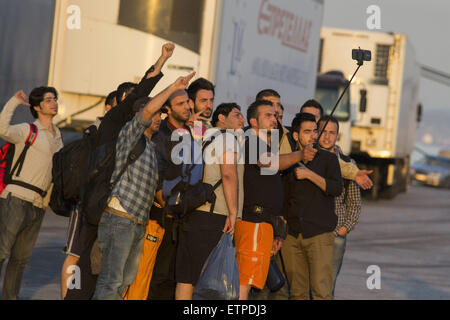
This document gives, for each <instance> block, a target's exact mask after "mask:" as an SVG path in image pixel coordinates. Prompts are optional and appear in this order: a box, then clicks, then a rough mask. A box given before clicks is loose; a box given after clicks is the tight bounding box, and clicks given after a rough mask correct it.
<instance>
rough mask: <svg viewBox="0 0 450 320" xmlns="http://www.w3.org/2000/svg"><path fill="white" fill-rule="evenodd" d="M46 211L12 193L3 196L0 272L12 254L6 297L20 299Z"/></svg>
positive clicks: (8, 270) (6, 274) (7, 273)
mask: <svg viewBox="0 0 450 320" xmlns="http://www.w3.org/2000/svg"><path fill="white" fill-rule="evenodd" d="M44 213H45V211H44V210H43V209H41V208H38V207H35V206H33V204H32V203H31V202H27V201H24V200H21V199H18V198H16V197H13V196H11V194H9V195H8V197H7V198H6V199H0V272H1V270H2V266H3V262H4V261H5V260H6V259H7V258H8V257H9V260H8V265H7V267H6V273H5V281H4V282H3V292H2V299H3V300H16V299H17V296H18V294H19V291H20V286H21V283H22V276H23V272H24V270H25V267H26V266H27V263H28V261H29V260H30V258H31V253H32V251H33V248H34V244H35V243H36V239H37V237H38V234H39V230H40V228H41V224H42V220H43V219H44ZM0 276H1V275H0Z"/></svg>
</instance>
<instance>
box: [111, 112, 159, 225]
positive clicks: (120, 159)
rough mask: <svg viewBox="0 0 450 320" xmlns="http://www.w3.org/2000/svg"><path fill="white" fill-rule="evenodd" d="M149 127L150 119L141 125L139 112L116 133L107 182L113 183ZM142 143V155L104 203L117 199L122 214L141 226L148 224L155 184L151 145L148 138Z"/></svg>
mask: <svg viewBox="0 0 450 320" xmlns="http://www.w3.org/2000/svg"><path fill="white" fill-rule="evenodd" d="M150 124H151V120H150V121H148V122H145V121H144V120H143V119H142V115H141V112H139V113H137V114H136V116H135V117H134V118H133V119H132V120H131V121H129V122H128V123H127V124H126V125H125V126H124V127H123V128H122V130H121V131H120V133H119V137H118V140H117V145H116V166H115V168H114V172H113V175H112V176H111V183H112V182H113V181H114V180H116V177H117V176H118V175H119V173H120V171H121V170H122V168H123V167H124V165H125V163H126V161H127V158H128V155H129V154H130V152H131V151H132V150H133V148H134V147H135V145H136V144H137V142H138V141H139V139H140V138H141V136H142V135H143V134H144V131H145V129H147V128H148V127H149V126H150ZM146 142H147V145H146V147H145V150H144V153H143V154H142V155H141V156H140V157H139V158H138V159H137V160H136V161H135V162H134V163H133V164H131V165H130V166H128V168H127V169H126V171H125V172H124V173H123V175H122V177H121V178H120V180H119V182H118V183H117V184H116V186H115V187H114V189H113V191H112V193H111V195H110V197H109V199H108V203H109V202H110V201H111V199H112V198H113V197H116V198H117V199H119V202H120V205H121V206H122V207H123V208H124V209H125V211H126V212H127V213H128V214H130V215H132V216H133V217H134V218H136V219H137V220H139V221H140V222H142V223H144V224H147V222H148V219H149V212H150V208H151V206H152V203H153V198H154V195H155V191H156V186H157V182H158V165H157V160H156V154H155V144H154V143H153V142H151V141H149V140H148V139H146Z"/></svg>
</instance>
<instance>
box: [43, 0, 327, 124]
mask: <svg viewBox="0 0 450 320" xmlns="http://www.w3.org/2000/svg"><path fill="white" fill-rule="evenodd" d="M323 8H324V4H323V0H296V1H291V0H214V1H213V0H190V1H184V0H164V1H159V0H96V1H88V0H56V2H55V8H54V10H55V14H54V17H55V20H54V24H53V34H52V50H51V57H50V71H49V80H48V83H49V85H52V86H55V87H56V88H58V89H59V90H60V91H61V99H60V106H61V108H60V109H61V110H60V113H59V119H57V120H58V121H61V120H63V119H67V123H66V124H64V123H61V125H62V126H64V125H68V126H72V127H73V126H75V127H76V126H78V127H85V126H86V125H87V124H88V123H89V122H91V121H93V120H95V117H97V116H100V115H102V113H103V109H102V108H103V103H102V98H104V97H105V96H106V95H107V94H108V93H109V92H110V91H112V90H114V89H115V88H116V87H117V85H119V84H120V83H121V82H124V81H132V82H136V81H138V79H140V77H141V76H142V74H143V72H144V71H145V70H146V68H148V67H149V66H150V65H151V64H152V63H153V62H154V61H155V60H156V59H157V57H158V56H159V55H160V52H161V49H160V48H161V46H162V44H163V43H165V42H167V41H171V42H174V43H175V44H176V50H175V53H174V55H173V57H172V58H171V59H170V60H169V61H168V63H167V65H166V67H165V68H164V70H163V72H164V74H165V77H164V78H163V79H162V80H161V82H160V83H159V84H158V86H157V87H156V88H155V90H154V91H153V92H154V93H157V92H159V91H160V90H161V89H163V88H164V87H166V86H167V85H168V84H169V83H170V82H172V81H174V79H176V77H178V76H180V75H186V74H187V73H188V72H190V71H192V70H195V71H196V72H197V75H196V76H198V77H205V78H207V79H209V80H211V81H212V82H213V83H215V84H216V99H215V101H216V103H215V104H216V105H217V104H218V103H221V102H237V103H238V104H239V105H240V106H241V107H242V108H243V114H244V115H245V114H246V108H247V106H248V105H249V104H250V103H251V102H253V100H254V99H255V96H256V94H257V93H258V92H259V91H260V90H262V89H267V88H271V89H275V90H277V91H278V92H279V93H280V94H281V96H282V98H281V101H282V104H283V106H284V108H285V114H284V119H285V125H287V126H289V125H290V122H291V120H292V118H293V117H294V116H295V114H296V113H297V112H298V111H299V110H298V109H299V106H300V105H301V104H302V103H303V102H304V101H305V100H307V99H310V98H312V97H313V96H314V91H315V81H316V80H315V79H316V75H317V69H316V66H317V59H318V52H319V43H320V30H321V26H322V18H323ZM78 16H79V17H80V19H79V20H78V21H77V20H76V19H77V17H78ZM89 106H94V107H92V108H89ZM86 107H88V108H87V109H88V110H86V111H83V110H84V109H86Z"/></svg>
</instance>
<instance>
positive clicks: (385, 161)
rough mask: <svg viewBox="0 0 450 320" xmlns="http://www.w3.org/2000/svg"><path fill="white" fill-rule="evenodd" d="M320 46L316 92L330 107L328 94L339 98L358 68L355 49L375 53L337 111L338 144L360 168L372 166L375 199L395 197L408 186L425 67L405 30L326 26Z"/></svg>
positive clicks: (331, 100) (362, 68)
mask: <svg viewBox="0 0 450 320" xmlns="http://www.w3.org/2000/svg"><path fill="white" fill-rule="evenodd" d="M320 47H321V49H320V54H319V56H320V58H319V59H320V60H319V71H320V75H319V77H318V82H317V92H316V97H317V98H318V99H319V100H321V101H322V102H323V103H324V104H325V105H324V107H325V109H326V110H328V111H331V109H332V108H333V107H334V102H335V101H336V99H334V100H333V99H330V96H333V97H335V96H336V97H337V95H338V92H339V91H341V90H343V87H344V86H345V85H346V84H347V83H348V80H349V79H350V77H351V76H352V74H353V72H354V70H355V69H356V67H357V64H356V61H354V60H352V57H351V51H352V49H357V48H358V47H361V49H365V50H370V51H371V52H372V61H371V62H365V64H364V65H363V66H362V67H361V68H360V70H359V72H358V74H357V75H356V77H355V78H354V80H353V81H352V83H351V85H350V90H349V92H348V95H347V97H345V98H344V99H343V100H342V103H341V105H340V106H339V107H338V109H337V111H336V115H337V116H338V118H339V119H340V120H341V132H340V133H341V134H340V139H339V143H340V144H341V145H342V146H343V148H344V151H350V153H351V156H352V157H353V158H354V159H355V160H356V161H357V163H358V165H359V166H360V167H361V168H367V169H372V170H374V173H373V175H372V178H373V180H374V187H373V188H372V190H371V194H372V197H373V198H378V196H382V197H388V198H391V197H394V196H395V195H396V194H397V193H398V192H403V191H405V190H406V189H407V186H408V169H409V162H410V155H411V153H412V151H413V148H414V144H415V137H416V128H417V125H418V122H419V119H420V114H421V105H420V103H419V101H418V94H419V83H420V76H421V69H420V65H419V64H418V63H417V62H416V59H415V54H414V49H413V48H412V46H411V44H410V43H409V42H408V40H407V37H406V35H403V34H392V33H380V32H368V31H356V30H345V29H334V28H325V27H324V28H322V32H321V46H320ZM324 88H325V89H324ZM330 102H333V103H332V105H331V104H330Z"/></svg>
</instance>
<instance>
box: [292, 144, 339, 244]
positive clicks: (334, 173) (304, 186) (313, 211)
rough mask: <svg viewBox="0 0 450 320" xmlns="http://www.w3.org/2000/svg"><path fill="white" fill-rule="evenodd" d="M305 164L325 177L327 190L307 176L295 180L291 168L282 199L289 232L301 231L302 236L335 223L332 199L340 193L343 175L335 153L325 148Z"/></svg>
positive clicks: (329, 227)
mask: <svg viewBox="0 0 450 320" xmlns="http://www.w3.org/2000/svg"><path fill="white" fill-rule="evenodd" d="M306 167H308V168H309V169H310V170H311V171H313V172H315V173H316V174H318V175H319V176H321V177H323V178H324V179H325V181H326V191H325V192H323V191H322V190H321V189H320V188H319V187H318V186H316V185H315V184H314V183H312V182H311V181H309V180H307V179H305V180H297V179H296V177H295V173H294V172H291V173H289V175H288V177H287V179H288V181H287V183H286V185H285V187H286V190H285V195H286V198H285V199H286V206H287V221H288V226H289V234H290V235H292V236H294V237H297V236H298V234H299V233H301V234H302V236H303V238H310V237H314V236H316V235H319V234H322V233H325V232H332V231H333V230H334V228H335V227H336V223H337V216H336V214H335V201H334V200H335V197H337V196H339V195H340V194H341V193H342V177H341V169H340V167H339V161H338V159H337V157H336V155H335V154H333V153H331V152H328V151H325V150H319V151H318V152H317V154H316V157H315V158H314V159H313V160H312V161H311V162H309V163H308V164H306Z"/></svg>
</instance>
